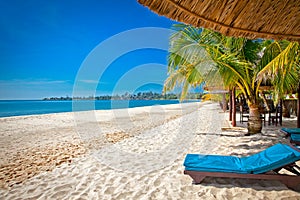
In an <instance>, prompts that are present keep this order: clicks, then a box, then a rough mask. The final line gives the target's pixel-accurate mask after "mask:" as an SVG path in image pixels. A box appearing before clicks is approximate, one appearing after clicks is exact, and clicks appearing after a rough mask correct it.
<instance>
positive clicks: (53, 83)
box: [0, 0, 176, 99]
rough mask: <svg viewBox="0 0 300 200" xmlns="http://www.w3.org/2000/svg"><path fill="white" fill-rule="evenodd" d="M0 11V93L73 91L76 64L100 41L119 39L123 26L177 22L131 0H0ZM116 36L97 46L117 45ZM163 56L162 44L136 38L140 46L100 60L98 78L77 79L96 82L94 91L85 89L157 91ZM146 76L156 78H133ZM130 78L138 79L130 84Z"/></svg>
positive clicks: (36, 95)
mask: <svg viewBox="0 0 300 200" xmlns="http://www.w3.org/2000/svg"><path fill="white" fill-rule="evenodd" d="M0 13H1V14H0V29H1V31H0V37H1V42H0V52H1V53H0V99H41V98H44V97H51V96H66V95H69V96H72V94H73V86H74V82H75V81H79V80H78V79H76V77H78V72H79V71H80V68H82V67H83V63H84V61H85V60H88V59H89V55H90V54H91V52H93V50H94V49H95V48H97V46H98V47H99V45H100V46H101V43H103V42H104V41H107V40H109V41H112V39H110V38H116V39H118V34H120V33H123V32H124V31H130V30H134V29H137V28H142V27H161V28H168V29H169V28H171V26H172V24H174V23H176V22H174V21H171V20H169V19H167V18H165V17H162V16H158V15H157V14H155V13H153V12H151V11H150V10H149V9H148V8H146V7H143V6H142V5H140V4H139V3H137V1H136V0H88V1H83V0H77V1H73V0H43V1H40V0H27V1H24V0H10V1H0ZM150 35H151V34H150ZM137 37H140V38H145V40H147V38H148V37H147V36H146V35H145V36H144V35H139V36H137ZM149 37H151V36H149ZM155 37H156V38H157V40H158V41H160V42H161V43H162V45H163V46H167V45H168V39H167V38H166V37H162V38H159V37H160V35H159V34H156V35H155ZM133 38H134V37H133ZM152 40H153V39H152ZM116 41H118V40H115V43H114V46H113V47H112V48H111V49H108V50H106V49H102V50H103V51H104V52H105V53H107V54H110V53H113V52H114V51H115V50H116V51H117V50H120V49H122V46H121V45H120V46H119V44H118V43H116ZM129 42H130V41H129ZM131 42H132V41H131ZM121 43H122V42H120V44H121ZM103 56H105V55H103V54H102V55H100V56H99V62H101V57H103ZM166 59H167V52H166V51H165V50H162V49H155V48H149V47H147V45H146V46H145V44H141V47H140V49H135V50H133V51H131V52H127V53H126V54H120V55H119V56H118V57H116V58H115V59H114V60H113V61H112V62H111V63H110V64H109V65H107V66H105V71H104V72H103V73H101V74H98V78H99V79H93V80H90V79H85V80H80V81H81V82H85V84H87V85H85V87H88V84H89V83H93V84H95V83H96V82H98V83H99V84H98V83H97V84H98V85H97V89H96V90H95V91H94V90H92V91H89V93H86V94H91V95H93V92H94V94H95V95H102V94H112V93H122V92H125V91H126V88H127V84H128V87H129V91H130V90H132V89H133V91H137V90H146V91H147V90H152V91H157V92H160V91H161V89H162V84H163V81H164V80H165V78H166V77H167V73H166ZM151 63H153V65H152V64H151ZM152 67H153V69H152ZM159 67H160V68H161V70H160V68H159ZM135 69H138V70H135ZM154 69H155V70H154ZM95 70H96V69H95ZM96 71H97V70H96ZM133 74H134V75H135V76H133ZM127 75H128V76H127ZM124 77H127V79H126V78H125V79H124ZM129 77H130V78H129ZM145 77H150V79H151V80H152V79H153V80H154V79H155V80H154V81H151V80H147V81H144V82H135V81H136V79H145ZM120 80H122V81H120ZM133 80H135V81H133ZM134 83H136V84H137V85H135V86H132V85H131V86H130V84H134Z"/></svg>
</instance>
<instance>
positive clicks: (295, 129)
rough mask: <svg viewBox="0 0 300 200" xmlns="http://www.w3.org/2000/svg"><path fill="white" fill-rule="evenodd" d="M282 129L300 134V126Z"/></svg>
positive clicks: (288, 132)
mask: <svg viewBox="0 0 300 200" xmlns="http://www.w3.org/2000/svg"><path fill="white" fill-rule="evenodd" d="M281 130H282V131H283V132H285V133H287V134H289V135H290V134H292V133H294V134H300V128H282V129H281Z"/></svg>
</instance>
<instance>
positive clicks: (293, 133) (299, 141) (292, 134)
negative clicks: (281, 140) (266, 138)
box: [280, 128, 300, 145]
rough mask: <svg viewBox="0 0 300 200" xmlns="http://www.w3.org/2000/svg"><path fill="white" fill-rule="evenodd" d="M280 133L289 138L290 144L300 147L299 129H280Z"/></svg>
mask: <svg viewBox="0 0 300 200" xmlns="http://www.w3.org/2000/svg"><path fill="white" fill-rule="evenodd" d="M280 131H281V132H283V133H284V134H285V135H286V137H287V138H288V137H289V138H290V142H291V143H292V144H296V145H300V128H282V129H280Z"/></svg>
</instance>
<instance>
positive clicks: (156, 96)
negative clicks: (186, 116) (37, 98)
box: [43, 91, 201, 101]
mask: <svg viewBox="0 0 300 200" xmlns="http://www.w3.org/2000/svg"><path fill="white" fill-rule="evenodd" d="M200 98H201V94H199V93H189V94H188V95H187V97H186V99H200ZM172 99H179V95H177V94H174V93H168V94H160V93H156V92H151V91H150V92H138V93H136V94H129V93H128V92H125V93H124V94H121V95H119V94H117V95H113V96H110V95H103V96H96V97H93V96H89V97H69V96H66V97H50V98H44V99H43V100H44V101H71V100H172Z"/></svg>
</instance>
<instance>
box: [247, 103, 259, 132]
mask: <svg viewBox="0 0 300 200" xmlns="http://www.w3.org/2000/svg"><path fill="white" fill-rule="evenodd" d="M261 130H262V123H261V119H260V112H259V105H257V104H252V105H249V120H248V134H247V135H250V134H256V133H261Z"/></svg>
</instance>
